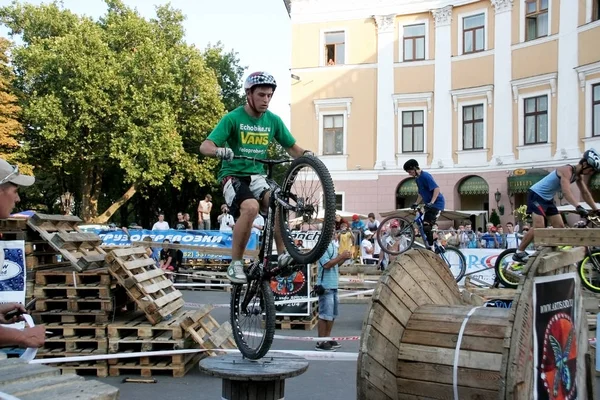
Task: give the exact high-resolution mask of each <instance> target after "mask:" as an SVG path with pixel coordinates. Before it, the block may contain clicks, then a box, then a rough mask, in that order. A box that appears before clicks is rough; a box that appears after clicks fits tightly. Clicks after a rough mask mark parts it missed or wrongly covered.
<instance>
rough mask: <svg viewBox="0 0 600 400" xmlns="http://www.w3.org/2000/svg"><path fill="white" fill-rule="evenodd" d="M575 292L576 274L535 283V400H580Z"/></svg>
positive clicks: (546, 277) (540, 278) (539, 280)
mask: <svg viewBox="0 0 600 400" xmlns="http://www.w3.org/2000/svg"><path fill="white" fill-rule="evenodd" d="M575 290H576V275H575V273H569V274H562V275H555V276H544V277H537V278H535V279H534V288H533V310H534V311H533V320H534V330H533V356H534V360H533V361H534V362H533V366H534V367H533V369H534V370H533V373H534V389H533V399H534V400H537V399H540V400H550V399H565V400H566V399H576V398H577V395H578V393H577V383H576V382H577V373H585V371H577V329H576V328H575V327H576V326H577V321H576V320H575V317H576V316H575V298H576V296H575Z"/></svg>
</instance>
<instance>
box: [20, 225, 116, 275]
mask: <svg viewBox="0 0 600 400" xmlns="http://www.w3.org/2000/svg"><path fill="white" fill-rule="evenodd" d="M80 222H82V221H81V219H79V217H76V216H70V215H46V214H34V215H33V216H31V218H29V219H28V220H27V225H28V226H29V227H30V228H31V229H32V230H34V231H35V232H37V233H38V234H39V235H40V236H41V237H42V238H43V239H44V240H45V241H47V242H48V243H49V244H50V245H51V246H52V247H53V248H54V249H55V250H56V251H58V252H59V253H60V254H61V255H62V257H63V258H64V259H65V260H66V261H69V262H70V263H71V266H72V267H73V268H75V270H77V271H84V270H87V269H92V268H102V267H104V257H105V256H106V252H105V251H104V250H103V249H102V248H101V247H100V245H101V244H102V239H101V238H100V236H98V235H96V234H95V233H91V232H82V231H81V230H80V229H79V228H78V227H77V225H79V223H80Z"/></svg>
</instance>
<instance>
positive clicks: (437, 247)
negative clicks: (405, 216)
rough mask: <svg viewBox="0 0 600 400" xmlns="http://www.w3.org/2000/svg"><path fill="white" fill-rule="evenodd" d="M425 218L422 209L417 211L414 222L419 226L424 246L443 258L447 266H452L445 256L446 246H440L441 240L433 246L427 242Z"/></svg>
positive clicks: (434, 242) (435, 241)
mask: <svg viewBox="0 0 600 400" xmlns="http://www.w3.org/2000/svg"><path fill="white" fill-rule="evenodd" d="M423 216H424V213H423V211H422V210H421V209H418V210H416V215H415V218H414V220H413V222H414V223H415V224H416V225H417V227H418V228H419V233H420V234H421V238H422V239H423V243H424V246H423V247H425V248H426V249H427V250H431V251H433V252H434V253H436V254H439V255H440V257H442V258H443V259H444V261H445V262H446V264H448V265H449V264H450V262H449V260H448V259H447V258H446V256H444V252H445V249H444V246H443V245H441V244H440V242H439V239H438V240H435V239H434V241H433V243H432V244H430V243H429V241H428V240H427V235H426V234H425V228H424V226H423ZM414 243H415V244H418V243H417V242H414Z"/></svg>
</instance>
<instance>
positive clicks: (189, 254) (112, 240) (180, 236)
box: [93, 229, 258, 259]
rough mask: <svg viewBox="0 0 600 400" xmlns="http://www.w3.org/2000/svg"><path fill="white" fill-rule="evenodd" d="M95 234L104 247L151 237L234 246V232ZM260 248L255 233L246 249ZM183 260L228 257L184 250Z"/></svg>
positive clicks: (146, 230)
mask: <svg viewBox="0 0 600 400" xmlns="http://www.w3.org/2000/svg"><path fill="white" fill-rule="evenodd" d="M93 232H94V233H96V234H97V235H98V236H100V237H101V238H102V246H129V245H131V242H138V241H141V240H143V239H144V238H145V237H151V238H152V241H153V242H162V241H163V240H165V239H168V240H169V241H170V242H171V243H173V242H179V243H181V244H191V245H194V246H206V247H216V248H220V249H230V248H231V244H232V236H233V233H232V232H221V231H199V230H186V231H179V230H175V229H169V230H164V231H152V230H148V229H139V230H135V229H130V230H129V234H130V236H127V235H126V234H125V232H123V231H121V230H115V231H110V230H100V229H93ZM257 246H258V236H257V235H256V234H255V233H252V234H251V235H250V239H249V240H248V245H247V246H246V249H248V250H254V249H256V247H257ZM182 251H183V258H211V259H221V258H227V257H226V256H221V255H214V254H203V253H200V252H199V251H196V250H182Z"/></svg>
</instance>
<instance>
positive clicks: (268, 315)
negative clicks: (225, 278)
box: [230, 279, 275, 360]
mask: <svg viewBox="0 0 600 400" xmlns="http://www.w3.org/2000/svg"><path fill="white" fill-rule="evenodd" d="M230 319H231V328H232V331H233V338H234V340H235V343H236V344H237V347H238V349H239V350H240V352H241V353H242V355H243V356H244V357H246V358H249V359H251V360H258V359H259V358H262V357H263V356H264V355H265V354H267V352H268V351H269V349H270V348H271V344H272V343H273V336H274V335H275V300H274V298H273V292H272V291H271V287H270V286H269V282H268V281H266V280H262V279H255V280H251V281H249V282H248V283H245V284H242V285H237V284H234V285H233V288H232V290H231V309H230Z"/></svg>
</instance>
